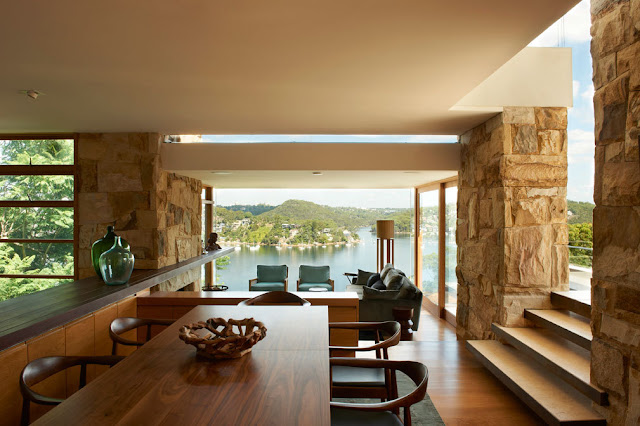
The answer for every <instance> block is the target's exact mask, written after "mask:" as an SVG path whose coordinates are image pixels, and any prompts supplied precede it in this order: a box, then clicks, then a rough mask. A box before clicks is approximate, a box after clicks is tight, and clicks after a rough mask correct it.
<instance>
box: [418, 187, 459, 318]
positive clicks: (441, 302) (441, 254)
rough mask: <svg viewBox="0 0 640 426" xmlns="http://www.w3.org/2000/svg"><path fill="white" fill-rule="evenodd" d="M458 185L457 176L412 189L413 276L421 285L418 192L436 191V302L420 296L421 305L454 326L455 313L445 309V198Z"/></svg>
mask: <svg viewBox="0 0 640 426" xmlns="http://www.w3.org/2000/svg"><path fill="white" fill-rule="evenodd" d="M456 186H458V177H457V176H456V177H453V178H449V179H445V180H442V181H437V182H431V183H428V184H425V185H420V186H416V187H415V191H414V197H415V199H414V209H415V210H414V229H415V233H414V244H413V246H414V256H415V262H414V277H415V278H416V279H415V282H416V283H418V285H419V286H420V287H422V245H421V244H420V194H422V193H425V192H430V191H438V304H437V305H436V304H435V303H433V302H432V301H431V300H429V298H427V297H423V298H422V306H423V307H424V308H426V309H427V310H428V311H429V312H431V313H432V314H433V315H435V316H436V317H438V318H442V319H444V320H446V321H447V322H448V323H450V324H451V325H453V326H454V327H455V325H456V315H455V313H452V312H449V311H448V310H446V309H445V277H446V272H445V268H446V263H445V260H446V258H445V254H446V252H445V250H446V207H447V204H446V201H447V200H446V198H445V190H446V189H447V188H451V187H456Z"/></svg>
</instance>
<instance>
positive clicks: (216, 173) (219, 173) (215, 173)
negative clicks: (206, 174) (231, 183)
mask: <svg viewBox="0 0 640 426" xmlns="http://www.w3.org/2000/svg"><path fill="white" fill-rule="evenodd" d="M211 173H213V174H214V175H230V174H231V172H211Z"/></svg>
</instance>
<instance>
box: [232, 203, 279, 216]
mask: <svg viewBox="0 0 640 426" xmlns="http://www.w3.org/2000/svg"><path fill="white" fill-rule="evenodd" d="M276 207H277V206H269V205H267V204H256V205H248V206H247V205H240V204H234V205H232V206H224V208H225V209H226V210H230V211H241V212H245V213H246V212H248V213H251V214H252V215H253V216H257V215H259V214H262V213H265V212H268V211H271V210H273V209H275V208H276Z"/></svg>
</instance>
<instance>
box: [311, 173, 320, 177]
mask: <svg viewBox="0 0 640 426" xmlns="http://www.w3.org/2000/svg"><path fill="white" fill-rule="evenodd" d="M311 174H312V175H314V176H322V172H312V173H311Z"/></svg>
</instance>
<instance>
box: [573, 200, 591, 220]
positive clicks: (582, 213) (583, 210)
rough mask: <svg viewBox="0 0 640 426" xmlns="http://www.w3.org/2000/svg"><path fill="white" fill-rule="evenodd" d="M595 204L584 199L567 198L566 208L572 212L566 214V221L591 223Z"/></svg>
mask: <svg viewBox="0 0 640 426" xmlns="http://www.w3.org/2000/svg"><path fill="white" fill-rule="evenodd" d="M594 207H595V204H591V203H587V202H584V201H571V200H567V210H568V211H570V212H571V213H572V215H571V216H569V215H568V214H567V222H568V223H593V209H594Z"/></svg>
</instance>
